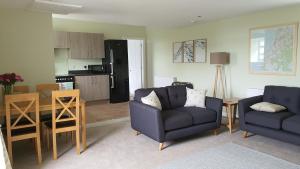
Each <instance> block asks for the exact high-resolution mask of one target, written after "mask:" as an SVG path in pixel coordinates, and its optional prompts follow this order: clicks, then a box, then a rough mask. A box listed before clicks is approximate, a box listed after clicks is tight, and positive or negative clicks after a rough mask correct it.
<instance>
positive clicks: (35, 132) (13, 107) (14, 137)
mask: <svg viewBox="0 0 300 169" xmlns="http://www.w3.org/2000/svg"><path fill="white" fill-rule="evenodd" d="M5 109H6V124H7V126H6V130H7V149H8V154H9V158H10V160H11V163H13V154H12V143H13V142H15V141H19V140H25V139H35V144H36V145H35V148H36V153H37V157H38V163H41V162H42V154H41V140H40V116H39V115H40V112H39V95H38V93H28V94H17V95H6V96H5ZM32 112H34V116H29V114H30V113H31V115H32ZM13 115H14V116H17V118H15V119H12V118H11V117H12V116H13Z"/></svg>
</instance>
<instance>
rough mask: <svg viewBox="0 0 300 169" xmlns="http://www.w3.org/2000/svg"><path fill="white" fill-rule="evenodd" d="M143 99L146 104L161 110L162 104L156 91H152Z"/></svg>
mask: <svg viewBox="0 0 300 169" xmlns="http://www.w3.org/2000/svg"><path fill="white" fill-rule="evenodd" d="M141 100H142V102H143V103H144V104H147V105H149V106H153V107H156V108H158V109H159V110H161V104H160V101H159V98H158V97H157V95H156V93H155V91H152V92H151V93H150V94H149V95H148V96H145V97H142V98H141Z"/></svg>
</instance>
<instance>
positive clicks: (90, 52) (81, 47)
mask: <svg viewBox="0 0 300 169" xmlns="http://www.w3.org/2000/svg"><path fill="white" fill-rule="evenodd" d="M69 35H70V57H71V58H73V59H101V58H104V35H103V34H100V33H82V32H70V33H69Z"/></svg>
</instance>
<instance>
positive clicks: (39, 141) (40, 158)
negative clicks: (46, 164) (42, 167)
mask: <svg viewBox="0 0 300 169" xmlns="http://www.w3.org/2000/svg"><path fill="white" fill-rule="evenodd" d="M36 151H37V156H38V163H39V164H41V163H42V150H41V139H40V135H38V136H37V138H36Z"/></svg>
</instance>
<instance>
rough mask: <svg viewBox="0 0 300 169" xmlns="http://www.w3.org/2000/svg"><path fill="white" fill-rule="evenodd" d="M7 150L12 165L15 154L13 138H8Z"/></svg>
mask: <svg viewBox="0 0 300 169" xmlns="http://www.w3.org/2000/svg"><path fill="white" fill-rule="evenodd" d="M7 151H8V156H9V159H10V163H11V165H13V154H12V142H11V138H8V139H7Z"/></svg>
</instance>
